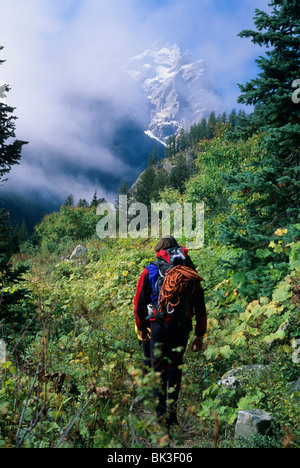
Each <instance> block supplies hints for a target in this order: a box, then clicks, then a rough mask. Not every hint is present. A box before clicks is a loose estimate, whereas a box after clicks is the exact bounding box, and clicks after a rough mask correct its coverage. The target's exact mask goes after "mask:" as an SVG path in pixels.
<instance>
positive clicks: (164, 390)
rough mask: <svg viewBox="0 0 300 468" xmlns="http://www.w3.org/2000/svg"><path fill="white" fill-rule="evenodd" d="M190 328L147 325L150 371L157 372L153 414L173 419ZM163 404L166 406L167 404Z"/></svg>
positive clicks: (157, 324) (155, 324)
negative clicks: (149, 331) (167, 414)
mask: <svg viewBox="0 0 300 468" xmlns="http://www.w3.org/2000/svg"><path fill="white" fill-rule="evenodd" d="M190 331H191V324H190V323H185V324H177V323H176V324H175V323H174V324H172V323H171V324H165V323H163V324H160V323H158V322H151V340H150V356H151V367H152V368H153V369H154V370H155V371H156V372H160V378H161V388H160V389H159V390H155V391H154V396H155V397H158V401H159V403H158V406H157V408H156V412H157V415H158V416H163V415H164V414H165V413H166V411H167V410H168V413H169V417H170V418H171V419H172V417H173V418H174V416H175V419H176V404H177V400H178V394H179V390H180V386H181V378H182V369H181V368H180V367H181V365H182V362H183V355H184V352H185V349H186V346H187V342H188V338H189V333H190ZM167 400H169V401H168V403H169V404H167Z"/></svg>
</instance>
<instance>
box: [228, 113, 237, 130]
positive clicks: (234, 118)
mask: <svg viewBox="0 0 300 468" xmlns="http://www.w3.org/2000/svg"><path fill="white" fill-rule="evenodd" d="M228 123H229V125H230V126H231V127H232V128H233V129H235V127H236V124H237V115H236V110H235V109H232V111H231V112H230V114H229V118H228Z"/></svg>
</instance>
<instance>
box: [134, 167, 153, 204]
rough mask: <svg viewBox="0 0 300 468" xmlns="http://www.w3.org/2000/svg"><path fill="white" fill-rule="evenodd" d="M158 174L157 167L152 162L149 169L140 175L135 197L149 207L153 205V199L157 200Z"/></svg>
mask: <svg viewBox="0 0 300 468" xmlns="http://www.w3.org/2000/svg"><path fill="white" fill-rule="evenodd" d="M155 178H156V174H155V168H154V166H153V165H152V164H151V165H149V166H148V167H147V169H146V170H145V171H144V172H143V173H142V174H141V175H140V177H139V179H138V182H137V185H136V191H135V194H134V198H135V200H136V201H137V202H139V203H144V205H146V206H147V207H148V208H149V207H150V205H151V201H152V200H156V198H157V197H156V182H155Z"/></svg>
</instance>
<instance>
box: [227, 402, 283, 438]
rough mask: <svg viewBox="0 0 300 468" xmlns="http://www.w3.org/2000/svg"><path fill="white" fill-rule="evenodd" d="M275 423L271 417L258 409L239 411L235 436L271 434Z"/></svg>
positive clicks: (245, 436)
mask: <svg viewBox="0 0 300 468" xmlns="http://www.w3.org/2000/svg"><path fill="white" fill-rule="evenodd" d="M274 423H275V420H274V419H273V417H272V416H271V415H270V414H269V413H266V412H265V411H262V410H259V409H252V410H247V411H245V410H243V411H239V414H238V418H237V422H236V426H235V437H236V438H238V437H242V438H247V437H248V436H249V435H252V434H262V435H269V436H270V435H272V427H273V425H274Z"/></svg>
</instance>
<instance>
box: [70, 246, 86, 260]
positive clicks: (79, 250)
mask: <svg viewBox="0 0 300 468" xmlns="http://www.w3.org/2000/svg"><path fill="white" fill-rule="evenodd" d="M86 254H87V249H85V248H84V247H82V245H77V247H76V249H75V250H74V252H73V253H72V255H71V257H70V260H72V259H73V258H78V257H81V256H82V255H86Z"/></svg>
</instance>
